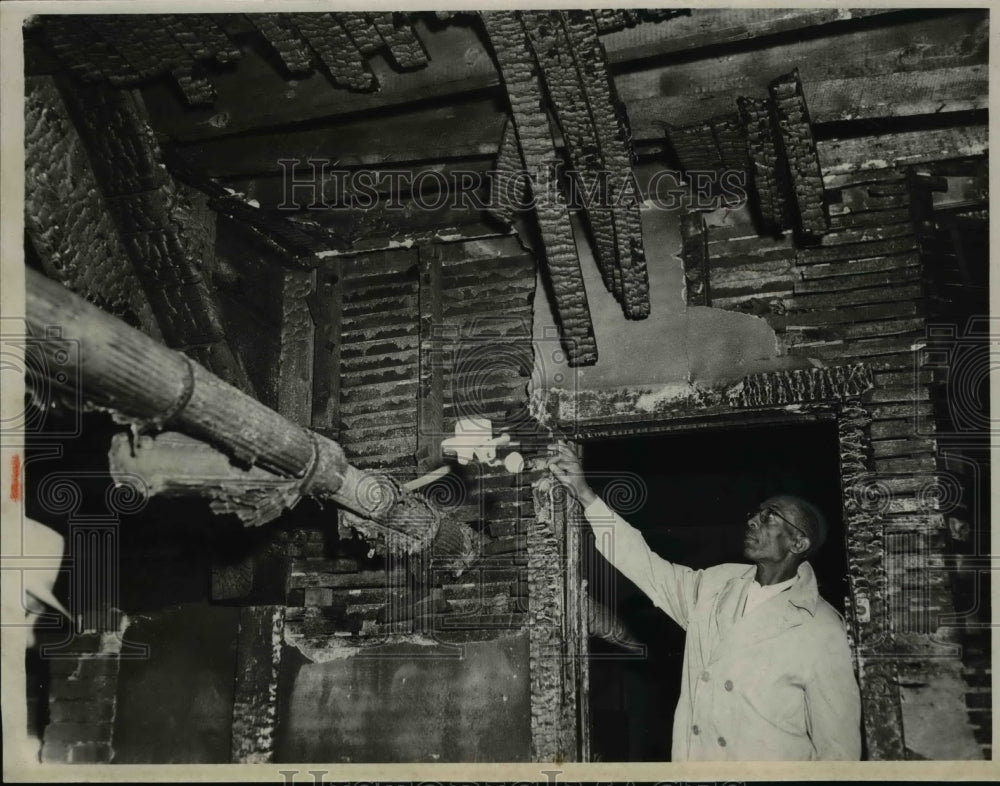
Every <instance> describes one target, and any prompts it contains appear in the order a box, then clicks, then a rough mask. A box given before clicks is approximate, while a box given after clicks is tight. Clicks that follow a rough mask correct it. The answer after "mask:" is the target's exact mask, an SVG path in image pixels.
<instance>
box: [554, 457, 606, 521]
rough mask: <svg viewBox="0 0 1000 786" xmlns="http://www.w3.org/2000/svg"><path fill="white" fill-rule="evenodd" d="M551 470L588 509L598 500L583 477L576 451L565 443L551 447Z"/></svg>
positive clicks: (581, 466)
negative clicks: (588, 506)
mask: <svg viewBox="0 0 1000 786" xmlns="http://www.w3.org/2000/svg"><path fill="white" fill-rule="evenodd" d="M549 469H551V470H552V474H553V475H555V476H556V478H558V479H559V481H560V482H562V483H563V484H564V485H565V486H566V487H567V488H568V489H569V490H570V491H571V492H572V493H573V494H574V496H576V498H577V499H578V500H579V501H580V504H581V505H583V506H584V507H587V505H589V504H590V503H591V502H593V501H594V500H595V499H597V495H596V494H594V492H593V490H592V489H591V488H590V486H588V485H587V481H586V479H585V478H584V476H583V465H582V464H581V463H580V458H579V456H577V455H576V451H575V450H574V449H573V448H572V447H570V446H569V445H567V444H566V443H565V442H556V443H554V444H552V445H549Z"/></svg>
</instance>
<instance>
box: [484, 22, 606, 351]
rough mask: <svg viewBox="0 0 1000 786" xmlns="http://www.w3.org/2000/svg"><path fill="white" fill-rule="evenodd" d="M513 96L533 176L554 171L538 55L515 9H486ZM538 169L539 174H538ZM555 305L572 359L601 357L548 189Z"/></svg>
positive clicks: (541, 207)
mask: <svg viewBox="0 0 1000 786" xmlns="http://www.w3.org/2000/svg"><path fill="white" fill-rule="evenodd" d="M482 19H483V24H484V25H485V27H486V31H487V33H488V35H489V38H490V42H491V44H492V46H493V52H494V55H495V57H496V59H497V63H498V64H499V67H500V72H501V75H502V77H503V81H504V84H505V85H506V86H507V93H508V96H509V98H510V104H511V112H512V115H513V119H514V128H515V131H516V132H517V138H518V142H519V145H520V148H521V153H522V156H523V158H524V163H525V166H526V167H527V169H528V171H529V173H532V175H533V176H536V177H537V176H542V175H543V174H545V175H548V176H551V173H553V172H555V171H556V169H557V168H558V161H559V158H558V154H557V153H556V149H555V142H554V140H553V139H552V134H551V131H550V130H549V124H548V119H547V117H546V115H545V112H544V111H543V110H542V107H543V105H544V96H543V93H542V86H541V83H540V81H539V78H538V76H537V74H536V73H535V61H534V57H533V56H532V54H531V51H530V49H529V47H528V41H527V36H526V34H525V31H524V28H523V27H522V25H521V20H520V19H519V18H518V15H517V14H516V13H514V12H512V11H495V12H493V11H491V12H484V13H483V14H482ZM536 173H537V175H536ZM534 196H535V199H536V200H537V204H536V207H535V213H536V215H537V217H538V224H539V228H540V230H541V236H542V242H543V244H544V254H545V258H546V264H547V269H548V272H549V278H550V280H551V282H552V289H553V291H554V294H555V300H556V303H555V311H556V316H557V318H558V319H559V322H560V326H561V329H562V335H563V339H564V341H565V342H566V350H567V355H568V358H569V363H570V365H573V366H580V365H591V364H593V363H596V362H597V341H596V339H595V338H594V328H593V324H592V322H591V318H590V308H589V305H588V303H587V294H586V291H585V289H584V285H583V274H582V272H581V271H580V260H579V257H578V256H577V251H576V242H575V239H574V236H573V226H572V224H571V223H570V219H569V211H568V209H567V207H566V206H565V205H562V204H559V203H558V200H556V199H553V198H551V195H549V194H539V193H536V194H534Z"/></svg>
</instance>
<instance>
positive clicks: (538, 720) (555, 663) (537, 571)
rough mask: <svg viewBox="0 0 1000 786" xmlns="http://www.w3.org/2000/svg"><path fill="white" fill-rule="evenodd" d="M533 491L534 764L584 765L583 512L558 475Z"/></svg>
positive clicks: (530, 538)
mask: <svg viewBox="0 0 1000 786" xmlns="http://www.w3.org/2000/svg"><path fill="white" fill-rule="evenodd" d="M532 491H533V493H534V497H535V511H536V518H535V521H534V522H533V523H532V524H531V525H530V528H529V530H528V538H527V543H528V616H529V628H528V630H529V639H528V661H529V669H530V677H529V680H530V686H531V688H530V690H531V748H532V759H533V760H534V761H539V762H565V761H584V760H586V757H587V756H588V755H589V748H590V745H589V739H588V737H589V718H588V690H587V688H588V680H589V673H588V667H587V595H586V591H585V588H584V586H583V581H582V579H581V571H580V562H581V559H580V537H579V535H580V530H579V520H580V516H581V514H582V511H580V510H579V504H578V503H577V502H576V501H575V500H571V499H568V498H567V494H566V490H565V489H564V488H563V487H562V486H561V485H560V484H558V483H557V482H555V481H554V480H553V479H552V478H551V477H550V476H543V477H541V478H539V479H538V480H536V481H535V483H534V484H533V485H532ZM574 508H575V511H573V509H574Z"/></svg>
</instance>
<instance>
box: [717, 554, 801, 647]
mask: <svg viewBox="0 0 1000 786" xmlns="http://www.w3.org/2000/svg"><path fill="white" fill-rule="evenodd" d="M756 571H757V568H756V567H755V566H753V565H750V566H748V567H747V569H746V571H745V572H744V573H743V574H742V575H739V576H735V577H734V578H733V579H730V583H729V588H730V589H729V591H728V592H724V593H723V597H720V598H719V601H720V603H721V605H720V606H718V607H717V609H716V614H714V615H713V616H714V617H715V620H714V622H713V624H717V625H718V632H719V640H718V641H717V642H716V644H715V646H713V647H712V649H711V655H710V656H709V662H715V661H717V660H719V659H720V658H721V657H723V655H724V654H725V653H726V652H729V651H733V650H734V649H739V648H740V647H746V646H750V645H752V644H754V643H756V642H758V641H761V640H763V639H768V638H771V637H773V636H777V635H778V634H780V633H781V632H782V631H785V630H787V629H788V628H791V627H795V626H796V625H801V624H802V622H803V621H804V620H803V616H802V615H803V614H809V615H810V616H814V615H815V613H816V604H817V603H818V602H819V588H818V585H817V583H816V574H815V573H814V572H813V569H812V566H811V565H810V564H809V563H808V562H803V563H802V564H801V565H799V568H798V570H797V571H796V574H795V575H796V579H797V580H796V582H795V583H794V584H793V585H792V586H791V587H789V588H788V589H787V590H785V591H784V592H782V593H780V595H779V596H778V597H775V598H772V599H771V600H769V601H768V602H767V605H768V606H770V604H772V603H773V604H778V605H777V606H772V607H771V612H770V613H768V614H765V615H763V616H762V615H759V614H757V613H756V612H755V613H752V614H750V615H749V616H743V614H742V609H743V603H744V601H745V599H746V595H747V591H748V590H749V588H750V584H751V583H752V582H753V580H754V575H755V573H756ZM737 587H738V588H739V589H737Z"/></svg>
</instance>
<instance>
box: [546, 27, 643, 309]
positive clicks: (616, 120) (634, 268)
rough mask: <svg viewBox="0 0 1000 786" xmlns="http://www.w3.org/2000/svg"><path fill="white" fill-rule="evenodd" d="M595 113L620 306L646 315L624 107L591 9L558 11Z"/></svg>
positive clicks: (639, 230)
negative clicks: (618, 275) (607, 190)
mask: <svg viewBox="0 0 1000 786" xmlns="http://www.w3.org/2000/svg"><path fill="white" fill-rule="evenodd" d="M562 22H563V27H564V28H565V30H566V32H567V34H568V36H569V42H570V45H571V51H572V52H573V54H574V57H575V59H576V62H577V68H578V70H579V72H580V74H581V77H582V83H583V87H584V90H585V93H586V97H587V105H588V106H589V108H590V112H591V115H592V118H593V124H594V128H595V130H596V132H597V140H598V144H599V147H600V150H601V154H602V156H603V159H604V166H605V168H606V171H607V176H608V178H609V181H610V184H611V191H610V193H609V197H610V200H611V217H612V220H613V222H614V230H615V243H616V248H617V260H618V267H619V269H620V270H621V277H622V308H623V310H624V312H625V316H626V317H628V318H630V319H643V318H645V317H647V316H649V280H648V277H647V274H646V252H645V250H644V248H643V243H642V224H641V218H640V214H639V194H638V193H637V192H636V190H635V188H634V186H635V181H634V180H633V178H632V162H633V158H634V156H633V152H632V148H631V140H630V136H629V129H628V122H627V120H626V117H625V110H624V108H623V106H622V105H621V103H620V102H619V101H618V97H617V95H616V92H615V87H614V83H613V82H612V80H611V77H610V74H609V73H608V67H607V59H606V55H605V51H604V48H603V46H602V45H601V42H600V40H599V39H598V37H597V29H596V26H595V25H594V24H593V23H592V22H591V17H590V15H589V14H586V13H583V12H575V11H570V12H565V13H564V14H562Z"/></svg>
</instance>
